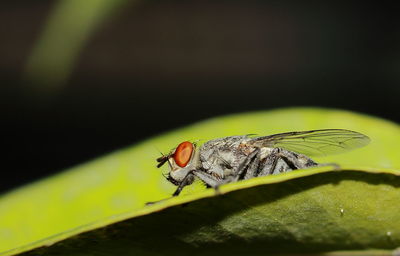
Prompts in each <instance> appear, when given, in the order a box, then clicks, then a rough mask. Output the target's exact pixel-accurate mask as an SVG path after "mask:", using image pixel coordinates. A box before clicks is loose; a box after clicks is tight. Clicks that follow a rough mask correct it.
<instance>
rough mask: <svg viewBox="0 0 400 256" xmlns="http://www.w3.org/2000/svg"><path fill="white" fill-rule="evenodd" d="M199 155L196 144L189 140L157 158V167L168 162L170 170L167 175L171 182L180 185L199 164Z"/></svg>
mask: <svg viewBox="0 0 400 256" xmlns="http://www.w3.org/2000/svg"><path fill="white" fill-rule="evenodd" d="M198 161H199V155H198V153H197V150H196V145H195V144H194V143H192V142H189V141H184V142H182V143H180V144H179V145H178V146H177V147H176V148H175V149H173V150H172V151H171V152H170V153H168V154H167V155H163V156H161V157H159V158H157V162H158V164H157V167H158V168H160V167H161V166H162V165H164V164H165V163H168V165H169V167H170V170H169V173H168V176H167V177H166V178H167V180H168V181H170V182H171V183H173V184H175V185H178V184H179V183H180V182H181V181H182V180H183V179H184V178H185V177H186V175H187V174H188V173H189V172H190V171H191V170H194V169H196V167H197V166H198Z"/></svg>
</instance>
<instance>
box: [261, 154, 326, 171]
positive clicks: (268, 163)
mask: <svg viewBox="0 0 400 256" xmlns="http://www.w3.org/2000/svg"><path fill="white" fill-rule="evenodd" d="M282 161H283V163H284V164H286V165H287V166H286V168H285V166H283V165H279V163H281V162H282ZM317 165H318V164H317V163H316V162H314V161H313V160H312V159H310V158H308V157H306V156H304V155H299V154H296V153H294V152H291V151H287V150H285V149H282V148H274V149H273V150H272V151H271V153H270V154H269V155H268V156H267V157H266V158H265V159H264V160H263V167H262V168H261V171H260V173H259V174H258V175H257V176H265V175H271V174H278V173H280V172H289V171H292V170H297V169H304V168H308V167H312V166H317Z"/></svg>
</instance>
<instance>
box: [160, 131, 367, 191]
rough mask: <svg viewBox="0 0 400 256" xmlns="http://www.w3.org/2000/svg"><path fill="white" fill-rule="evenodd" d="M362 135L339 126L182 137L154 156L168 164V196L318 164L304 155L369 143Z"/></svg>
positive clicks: (321, 153) (353, 147) (338, 151)
mask: <svg viewBox="0 0 400 256" xmlns="http://www.w3.org/2000/svg"><path fill="white" fill-rule="evenodd" d="M369 141H370V139H369V138H368V136H366V135H364V134H361V133H358V132H354V131H350V130H344V129H324V130H312V131H300V132H286V133H278V134H274V135H269V136H261V137H252V136H249V135H243V136H230V137H224V138H218V139H214V140H210V141H207V142H206V143H204V144H203V145H201V146H200V147H197V145H196V144H195V143H192V142H189V141H184V142H182V143H180V144H179V145H178V146H177V147H176V148H174V149H173V150H171V152H169V153H168V154H167V155H163V156H161V157H160V158H158V159H157V162H158V165H157V167H161V166H162V165H163V164H165V163H168V164H169V167H170V171H169V173H168V175H167V176H166V178H167V180H168V181H170V182H171V183H173V184H174V185H176V186H177V189H176V191H175V192H174V194H173V196H177V195H179V193H180V192H181V191H182V189H183V188H184V187H185V186H187V185H190V184H192V183H193V181H194V179H195V178H198V179H200V180H202V181H203V182H204V183H205V184H206V185H207V187H212V188H215V189H216V188H218V187H219V186H220V185H222V184H226V183H230V182H236V181H239V180H247V179H250V178H253V177H260V176H266V175H275V174H279V173H284V172H290V171H293V170H297V169H304V168H308V167H313V166H318V165H321V164H318V163H316V162H315V161H314V160H312V159H311V158H310V157H309V156H325V155H329V154H335V153H342V152H345V151H349V150H352V149H355V148H359V147H363V146H365V145H367V144H368V143H369Z"/></svg>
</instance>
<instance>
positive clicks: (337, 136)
mask: <svg viewBox="0 0 400 256" xmlns="http://www.w3.org/2000/svg"><path fill="white" fill-rule="evenodd" d="M369 141H370V139H369V138H368V136H366V135H364V134H361V133H358V132H354V131H350V130H344V129H324V130H312V131H301V132H286V133H279V134H274V135H270V136H263V137H258V138H254V139H252V140H250V141H249V142H248V143H249V144H250V145H253V146H256V147H281V148H285V149H287V150H290V151H294V152H297V153H300V154H304V155H308V156H326V155H331V154H338V153H342V152H345V151H349V150H352V149H355V148H359V147H363V146H365V145H367V144H368V143H369Z"/></svg>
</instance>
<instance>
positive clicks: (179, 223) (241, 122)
mask: <svg viewBox="0 0 400 256" xmlns="http://www.w3.org/2000/svg"><path fill="white" fill-rule="evenodd" d="M323 128H343V129H350V130H355V131H358V132H361V133H364V134H366V135H368V136H369V137H370V138H371V144H370V145H369V146H367V147H364V148H362V149H358V150H355V151H352V152H349V153H346V154H342V155H335V156H330V157H325V158H316V159H315V160H317V161H318V162H334V163H338V164H340V165H341V166H342V170H340V171H335V170H332V168H331V167H319V168H313V169H307V170H300V171H296V172H291V173H286V174H282V175H276V176H267V177H261V178H256V179H251V180H247V181H243V182H238V183H232V184H227V185H225V186H222V187H221V190H220V193H221V194H222V195H216V192H215V191H214V190H212V189H205V188H204V187H203V186H202V185H201V184H195V185H194V186H190V187H188V188H187V189H186V188H185V190H184V195H182V196H179V197H176V198H171V199H168V200H164V201H162V202H160V203H157V204H155V205H151V206H145V203H146V202H149V201H156V200H160V199H165V198H168V197H170V195H171V193H172V192H173V191H174V188H175V187H174V186H173V185H171V184H169V183H168V182H167V181H166V180H165V178H164V177H163V176H162V175H161V171H160V170H158V169H156V168H155V164H156V162H155V158H157V157H158V156H159V152H158V151H157V149H159V150H161V151H163V152H167V151H169V150H170V149H171V148H172V147H174V146H176V145H177V144H178V143H179V142H181V141H183V140H202V141H203V142H204V141H207V140H209V139H211V138H217V137H222V136H229V135H235V134H236V135H237V134H249V133H256V134H260V135H264V134H273V133H279V132H286V131H295V130H310V129H323ZM398 145H400V128H399V126H397V125H395V124H393V123H390V122H388V121H384V120H381V119H378V118H373V117H368V116H364V115H359V114H354V113H350V112H346V111H338V110H326V109H308V108H293V109H283V110H275V111H267V112H255V113H247V114H239V115H232V116H226V117H219V118H215V119H210V120H208V121H205V122H201V123H198V124H194V125H191V126H188V127H185V128H183V129H179V130H176V131H173V132H170V133H167V134H164V135H162V136H159V137H156V138H153V139H150V140H147V141H145V142H143V143H140V144H138V145H135V146H133V147H131V148H128V149H124V150H121V151H118V152H115V153H112V154H110V155H108V156H104V157H101V158H99V159H98V160H95V161H92V162H90V163H87V164H84V165H81V166H78V167H75V168H73V169H71V170H67V171H65V172H63V173H60V174H58V175H56V176H53V177H49V178H47V179H44V180H41V181H39V182H36V183H34V184H31V185H28V186H25V187H23V188H20V189H18V190H15V191H12V192H10V193H8V194H5V195H3V196H1V198H0V252H3V253H0V255H12V254H17V253H21V252H24V251H29V250H32V249H34V248H38V247H43V246H44V247H43V248H40V249H36V250H34V251H33V253H34V254H40V255H54V254H60V255H87V254H89V255H115V254H116V255H123V254H129V253H130V254H134V253H136V254H137V255H157V254H162V255H169V254H171V255H175V254H176V253H178V252H179V253H191V254H204V253H207V254H211V255H213V254H224V253H226V254H228V253H229V254H242V253H245V252H249V253H252V254H257V253H258V254H266V253H271V252H277V251H279V252H284V253H293V252H296V253H319V252H327V251H338V250H350V251H354V250H358V251H360V250H362V253H366V251H364V250H367V249H377V251H376V250H374V251H368V252H369V253H372V254H380V253H382V252H383V253H385V252H387V251H385V250H392V249H395V248H396V247H399V246H400V213H399V210H398V208H399V205H400V189H399V185H400V177H399V176H400V172H399V171H397V170H399V169H400V158H399V157H398V149H397V147H398ZM164 171H166V170H164ZM187 203H188V204H187ZM57 241H61V242H59V243H56V242H57ZM46 246H48V247H46ZM382 250H384V251H382ZM345 253H347V252H345ZM136 254H135V255H136Z"/></svg>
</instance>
